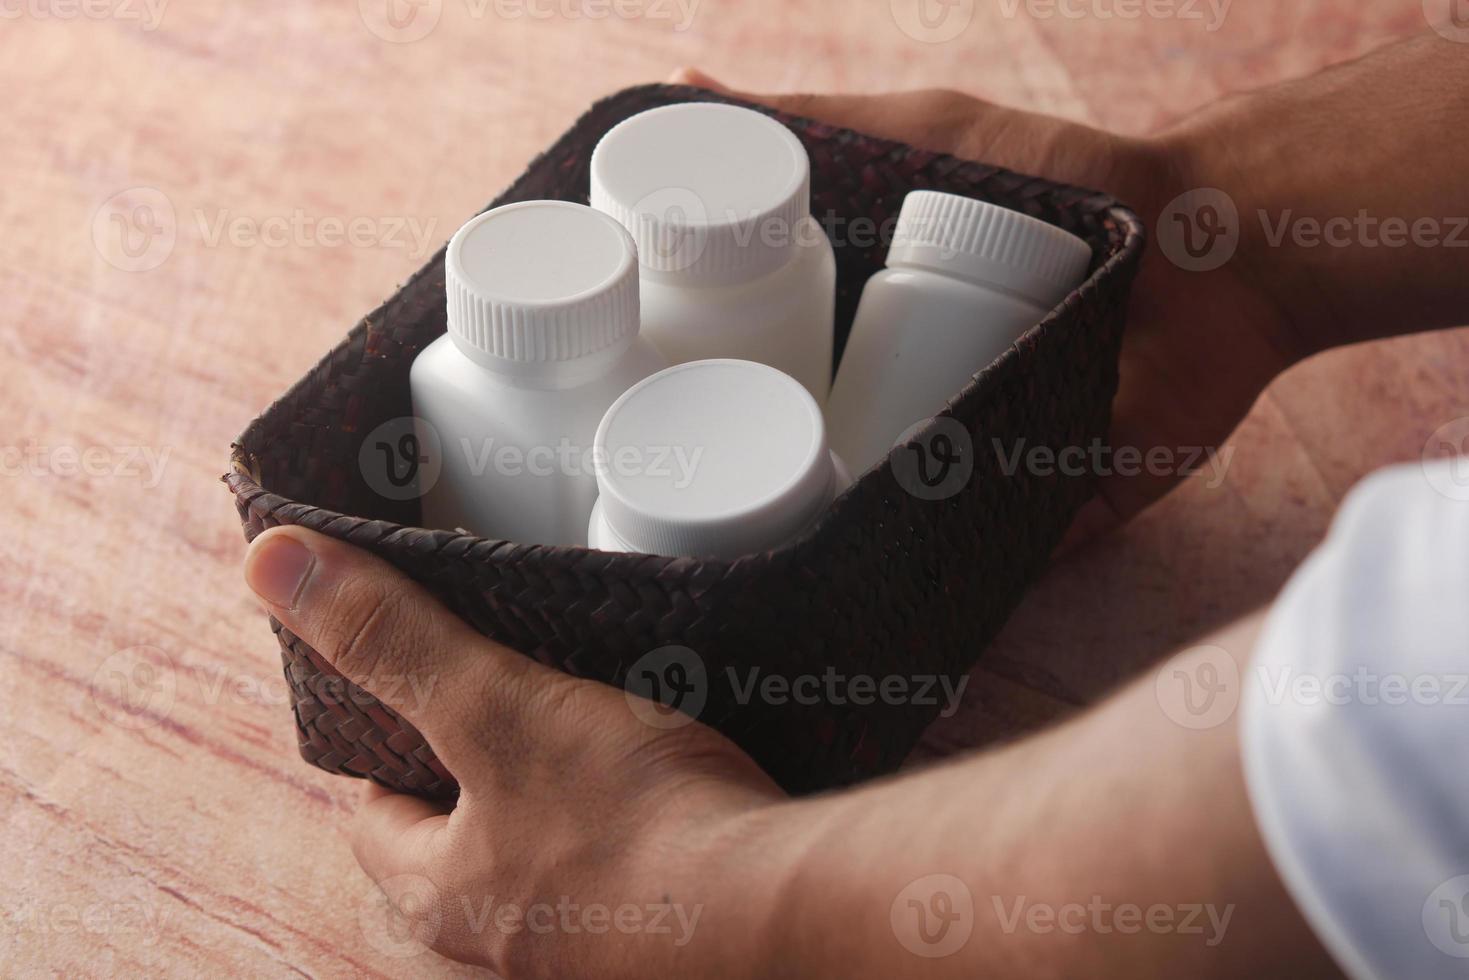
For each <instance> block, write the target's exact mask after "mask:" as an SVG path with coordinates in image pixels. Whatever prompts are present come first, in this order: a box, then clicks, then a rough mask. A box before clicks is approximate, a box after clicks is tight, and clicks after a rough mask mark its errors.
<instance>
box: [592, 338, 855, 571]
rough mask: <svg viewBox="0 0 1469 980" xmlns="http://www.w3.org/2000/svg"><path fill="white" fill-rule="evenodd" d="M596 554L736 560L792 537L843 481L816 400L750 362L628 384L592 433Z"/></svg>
mask: <svg viewBox="0 0 1469 980" xmlns="http://www.w3.org/2000/svg"><path fill="white" fill-rule="evenodd" d="M596 456H597V459H598V463H599V469H598V474H597V482H598V486H599V488H600V490H601V495H600V496H599V497H598V498H597V504H596V506H595V507H594V508H593V510H592V517H591V522H590V528H589V532H588V539H589V541H590V543H591V546H592V547H593V548H597V549H600V550H602V551H631V552H642V553H645V554H656V555H672V556H680V555H684V556H694V557H701V558H731V559H732V558H737V557H739V556H741V555H748V554H754V553H758V552H762V551H767V550H769V549H772V548H776V547H778V546H779V545H781V544H783V543H784V542H786V541H788V540H790V539H792V538H795V537H797V536H798V535H800V534H801V532H803V531H805V530H806V529H807V528H809V527H810V526H811V525H812V524H814V523H815V522H816V519H817V518H819V517H820V516H821V514H822V512H823V511H825V510H826V508H827V507H828V506H829V505H830V504H831V502H832V501H833V500H834V499H835V498H836V496H837V494H839V493H840V492H842V491H843V490H845V489H846V488H847V486H848V485H849V484H850V483H851V479H850V477H848V475H847V471H846V467H845V466H843V465H842V462H841V460H839V459H838V458H837V457H836V456H835V455H834V454H833V453H832V452H831V450H830V448H829V447H828V445H827V441H826V426H825V424H824V423H823V421H822V418H821V408H820V406H818V405H817V404H816V400H815V399H814V398H812V397H811V394H810V392H808V391H806V389H805V388H803V387H802V386H801V385H800V384H798V383H797V382H796V381H795V380H794V379H792V378H791V377H790V376H788V375H786V374H783V373H781V372H780V371H777V370H775V369H774V368H771V367H768V366H766V365H764V364H756V363H755V362H753V361H737V360H709V361H693V362H690V363H687V364H681V365H678V366H676V367H671V368H669V369H668V370H666V371H661V372H659V373H658V374H655V375H653V376H652V377H650V378H648V379H647V380H645V381H643V382H641V383H640V384H637V385H634V386H633V387H632V388H631V389H629V390H628V392H627V393H626V394H624V395H623V396H622V397H621V398H619V399H618V400H617V401H616V403H615V404H613V406H612V407H611V408H609V409H608V410H607V415H606V416H605V417H604V418H603V419H602V424H601V425H600V426H599V427H598V429H597V438H596Z"/></svg>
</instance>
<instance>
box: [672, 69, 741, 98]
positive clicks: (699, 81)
mask: <svg viewBox="0 0 1469 980" xmlns="http://www.w3.org/2000/svg"><path fill="white" fill-rule="evenodd" d="M668 84H669V85H692V86H694V87H695V88H707V89H708V90H709V91H711V92H719V93H721V94H724V95H728V94H730V88H729V86H728V85H725V84H724V83H723V82H721V81H717V80H716V79H715V78H714V77H713V76H712V75H706V74H704V73H703V72H701V71H700V70H699V69H697V68H680V69H678V70H677V71H675V72H674V73H673V74H672V75H670V76H668Z"/></svg>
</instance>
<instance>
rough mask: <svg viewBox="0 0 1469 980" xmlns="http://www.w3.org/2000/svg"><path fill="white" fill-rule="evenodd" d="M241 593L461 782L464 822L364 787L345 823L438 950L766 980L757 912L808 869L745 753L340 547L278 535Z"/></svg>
mask: <svg viewBox="0 0 1469 980" xmlns="http://www.w3.org/2000/svg"><path fill="white" fill-rule="evenodd" d="M245 577H246V581H247V582H248V583H249V585H250V587H251V588H252V589H253V590H254V591H255V593H256V594H257V595H258V596H259V597H260V599H261V601H262V602H263V604H264V605H265V606H266V608H267V609H268V610H269V611H270V612H271V613H272V614H273V615H274V616H275V617H276V618H277V619H279V620H280V621H281V623H283V624H284V625H285V627H286V628H287V629H289V630H290V631H291V632H292V633H295V634H296V635H297V636H299V637H301V638H302V639H303V640H305V641H306V642H307V643H309V644H310V645H311V646H312V647H313V648H314V649H315V650H316V651H318V652H319V653H320V654H321V655H322V656H323V657H325V658H326V659H327V660H329V661H330V662H331V663H332V665H333V666H334V667H335V668H336V669H337V670H338V671H340V672H341V673H342V674H343V675H345V676H346V677H347V678H349V679H350V680H352V681H353V682H355V683H356V684H358V685H359V686H361V687H362V688H364V689H366V690H368V691H371V692H373V693H374V694H377V695H378V696H379V697H380V698H381V699H382V700H384V701H385V702H386V703H387V704H389V706H391V707H392V708H393V709H394V710H396V711H398V712H399V713H400V714H401V715H403V717H405V718H406V719H407V720H408V721H410V722H412V723H413V724H414V725H415V726H417V728H418V729H419V731H421V732H422V733H423V734H424V736H425V737H426V738H427V739H428V740H429V742H430V743H431V744H432V745H433V747H434V750H435V752H436V753H437V754H438V756H439V758H440V759H441V760H442V761H443V763H444V765H445V766H447V767H448V769H449V771H450V772H451V773H453V775H454V777H455V778H456V779H457V780H458V781H459V783H460V785H461V787H462V790H461V795H460V798H459V802H458V805H457V806H455V807H454V808H453V809H452V811H451V810H449V809H448V808H446V807H443V806H439V805H436V804H434V803H430V802H427V801H424V800H420V799H416V798H413V797H409V796H401V795H394V794H391V793H388V792H387V791H385V790H383V789H381V788H378V787H375V786H369V788H368V792H367V794H366V799H365V801H364V803H363V805H362V807H361V809H360V810H359V811H358V812H357V815H356V818H355V820H354V823H353V827H352V848H353V851H354V852H355V853H356V855H357V859H358V861H359V862H360V863H361V865H362V867H363V869H364V870H365V871H366V872H367V873H368V874H369V875H370V876H371V877H372V878H373V879H374V880H376V881H378V882H380V883H382V884H383V887H384V891H385V892H386V894H387V896H388V898H389V900H390V901H393V902H394V903H395V904H397V905H399V906H400V910H401V912H402V914H403V915H404V916H405V917H406V918H407V920H408V922H409V924H410V925H411V926H412V927H413V929H414V931H415V935H418V936H420V937H421V939H422V941H423V942H424V943H425V944H426V945H428V946H431V947H432V948H433V949H435V950H437V951H439V952H441V953H443V954H444V955H446V956H450V957H453V958H454V959H458V960H463V961H466V962H470V963H476V964H481V965H484V966H489V967H491V968H493V969H494V970H495V971H496V972H497V973H499V974H500V975H501V976H504V977H507V978H512V980H513V978H519V977H558V978H568V977H592V976H595V977H623V976H626V977H652V976H658V977H676V976H688V975H692V972H693V970H692V968H691V967H690V966H689V965H688V964H689V963H691V962H694V961H698V962H699V963H700V964H701V967H700V969H701V970H702V971H704V972H701V973H700V975H701V976H703V975H709V976H713V975H728V976H738V975H758V974H759V961H758V958H757V957H756V956H755V955H754V950H755V949H756V947H757V946H758V943H759V938H760V935H761V933H762V931H763V930H764V928H765V924H764V923H763V922H762V921H761V915H762V912H763V910H765V909H767V908H768V905H767V903H763V902H762V901H760V899H761V898H762V897H764V896H768V895H769V894H770V891H771V889H773V888H776V887H778V885H779V883H780V882H779V879H780V875H781V874H783V873H786V869H788V868H790V867H792V866H793V865H794V863H795V862H793V861H789V860H786V859H785V858H784V857H783V854H784V851H783V848H785V847H786V846H788V844H774V843H772V842H770V841H767V840H761V839H758V838H759V837H760V834H759V830H758V828H760V827H761V826H763V825H764V824H765V822H766V821H767V819H768V815H769V814H770V813H772V812H774V810H775V809H776V806H777V804H780V803H781V802H782V800H783V796H782V794H781V792H780V791H779V790H778V789H777V788H776V786H775V785H774V784H773V783H772V782H771V781H770V780H769V778H768V777H766V776H765V775H764V774H763V773H762V772H761V771H760V770H759V768H758V767H756V766H755V764H754V763H753V762H751V761H750V760H749V759H748V758H747V757H746V756H745V755H744V754H742V753H741V752H740V751H739V750H738V749H737V748H736V747H735V746H734V745H733V744H732V743H730V742H729V741H728V740H726V739H725V738H723V737H722V736H720V735H718V734H717V733H715V732H714V731H713V730H711V729H709V728H706V727H704V726H702V725H698V724H688V725H686V726H684V727H679V728H674V729H668V730H663V729H659V728H654V727H652V726H650V725H646V724H644V723H643V722H641V721H639V720H638V717H637V715H635V714H634V713H633V711H632V710H631V709H630V707H629V702H628V700H627V699H626V698H625V697H624V695H623V693H622V692H621V691H617V690H614V689H613V688H611V687H608V686H606V685H603V684H599V683H596V682H593V681H585V680H579V679H576V678H573V677H570V676H568V675H566V674H562V673H560V672H558V671H554V670H551V669H550V668H547V667H543V666H541V665H540V664H537V663H536V662H535V661H533V660H531V659H529V658H527V657H524V656H521V655H520V654H518V653H515V652H513V651H510V650H507V649H506V648H504V647H502V646H500V645H498V644H496V643H494V642H492V641H490V640H487V639H486V638H485V637H483V636H481V635H480V634H478V633H476V632H475V631H474V630H472V629H471V628H470V627H469V626H467V625H466V624H465V623H464V622H463V621H462V620H460V619H459V618H458V617H456V616H455V615H453V614H452V613H450V612H449V611H448V610H447V609H445V608H444V607H443V606H442V605H441V604H440V603H439V602H438V601H437V600H435V599H434V598H433V597H432V596H431V595H429V594H428V593H427V592H425V591H424V590H423V589H422V588H420V587H419V586H418V585H417V584H415V583H414V582H412V581H411V580H409V579H408V578H406V577H405V576H403V575H402V574H400V573H399V572H398V571H396V570H395V569H393V568H392V567H391V566H389V565H388V564H386V563H385V562H383V561H381V560H379V559H377V558H375V557H373V556H372V555H369V554H367V553H366V552H363V551H360V550H358V549H356V548H353V547H351V546H349V545H346V544H343V543H342V542H340V541H336V540H334V539H332V538H328V537H325V536H322V535H319V534H316V533H313V532H311V531H307V530H304V529H302V528H292V527H282V528H274V529H272V530H269V531H267V532H265V533H264V534H262V535H260V536H259V537H258V538H257V539H256V540H255V542H254V543H253V545H252V546H251V548H250V552H249V555H248V557H247V558H246V563H245ZM645 704H647V706H648V707H649V708H651V707H652V706H651V702H646V703H645ZM783 833H784V832H783ZM782 840H784V841H787V842H790V841H791V840H792V838H791V837H790V836H783V838H782ZM757 844H758V847H756V845H757ZM516 909H518V910H519V911H520V912H521V913H522V914H521V916H519V917H517V916H516V915H514V914H513V911H514V910H516ZM619 915H620V916H621V918H620V919H619V918H618V916H619ZM501 916H508V918H505V919H502V918H500V917H501ZM655 917H656V918H657V922H656V924H655V923H654V921H653V920H654V919H655ZM517 922H518V926H517ZM619 923H620V925H619ZM594 930H595V931H594ZM665 930H666V931H665ZM729 937H737V938H736V939H735V940H734V941H733V944H732V945H730V946H725V944H726V943H729V942H730V940H729ZM721 947H723V948H722V949H721V951H720V952H718V953H716V952H714V950H715V949H716V948H721ZM736 948H737V949H738V950H739V954H738V955H734V954H733V953H731V949H736ZM716 968H717V970H716ZM743 971H748V973H745V972H743Z"/></svg>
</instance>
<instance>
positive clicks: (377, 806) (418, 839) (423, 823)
mask: <svg viewBox="0 0 1469 980" xmlns="http://www.w3.org/2000/svg"><path fill="white" fill-rule="evenodd" d="M448 823H449V816H448V810H447V808H446V807H444V806H443V805H441V804H438V803H433V802H430V801H429V800H421V799H419V798H418V797H416V796H404V795H403V794H401V793H393V792H390V791H388V790H385V789H383V788H382V787H381V786H378V785H376V784H373V783H369V784H368V786H367V790H366V792H364V793H363V800H362V805H361V806H359V807H358V808H357V812H356V814H354V815H353V817H352V823H351V826H350V827H349V829H348V835H349V838H350V840H351V842H352V853H353V854H354V855H356V857H357V863H358V864H360V865H362V870H363V871H365V872H367V875H368V877H370V878H371V879H372V880H373V881H382V880H384V879H385V878H392V877H394V876H396V875H408V874H413V875H424V876H425V877H427V873H428V871H429V869H430V868H431V867H432V866H433V864H434V860H435V857H436V852H437V848H439V847H440V846H442V842H443V839H444V838H443V836H442V835H443V834H444V831H445V828H446V827H447V826H448Z"/></svg>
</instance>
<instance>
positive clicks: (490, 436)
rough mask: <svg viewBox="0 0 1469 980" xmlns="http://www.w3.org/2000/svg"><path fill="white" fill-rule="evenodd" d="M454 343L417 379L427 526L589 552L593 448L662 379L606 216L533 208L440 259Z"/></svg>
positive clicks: (473, 226)
mask: <svg viewBox="0 0 1469 980" xmlns="http://www.w3.org/2000/svg"><path fill="white" fill-rule="evenodd" d="M444 281H445V290H446V292H447V297H448V308H447V314H448V332H447V333H446V334H445V335H444V336H442V337H440V338H439V339H437V340H435V341H434V342H433V343H432V344H430V345H429V346H428V347H426V348H425V349H424V350H423V351H422V352H421V353H420V354H419V355H418V357H417V358H416V359H415V360H414V362H413V367H412V370H411V371H410V374H409V384H410V387H411V389H412V396H413V409H414V414H415V417H416V419H417V422H418V424H419V426H420V428H421V429H424V430H428V432H431V433H432V437H430V436H429V435H428V432H421V433H420V439H419V443H420V445H421V446H429V445H437V446H438V447H439V452H440V454H441V455H442V465H441V467H439V470H438V476H437V479H436V480H434V481H433V483H432V485H431V486H426V487H424V488H423V490H424V492H423V497H422V504H423V520H424V524H425V526H428V527H437V528H447V529H453V528H462V529H465V530H467V531H470V532H471V533H473V534H476V535H479V536H481V537H490V538H502V539H505V540H509V541H516V542H521V543H525V544H549V545H584V544H586V532H587V519H588V515H590V513H591V510H592V504H593V502H594V501H595V500H596V496H597V481H596V472H595V467H594V466H593V465H592V453H591V446H592V437H593V436H594V435H595V434H596V431H597V424H598V422H599V421H600V420H601V418H602V414H603V413H604V412H605V411H606V410H607V406H609V405H611V404H612V403H613V402H614V401H616V400H617V397H618V396H619V395H621V394H622V393H623V392H624V391H626V390H627V389H628V388H629V387H630V386H631V385H633V384H636V383H637V382H638V381H641V380H642V379H643V378H645V377H647V376H648V375H650V374H652V373H654V372H656V371H658V370H660V369H661V368H663V367H664V366H666V364H667V361H665V360H664V359H663V358H662V356H661V355H659V354H658V352H657V351H656V350H655V349H654V348H653V347H652V345H651V344H649V343H647V341H645V340H642V339H641V338H640V337H639V336H638V274H637V252H636V250H635V248H634V245H633V241H632V238H631V237H630V236H629V235H628V233H627V231H626V230H625V229H624V228H623V227H622V226H621V225H619V224H618V223H617V222H615V221H613V220H612V219H611V218H609V217H608V216H607V215H605V214H601V213H599V212H597V211H593V210H592V209H591V208H589V207H586V206H584V205H580V204H570V203H567V202H564V201H528V202H524V203H521V204H510V205H507V206H505V207H501V208H496V209H494V210H492V211H488V212H486V213H484V214H481V215H479V216H478V217H476V218H474V219H472V220H470V221H469V222H468V223H467V224H466V225H465V226H464V227H463V228H460V229H459V231H458V232H457V233H456V234H455V235H454V238H453V239H452V240H451V241H450V242H449V247H448V250H447V251H446V252H445V256H444Z"/></svg>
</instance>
